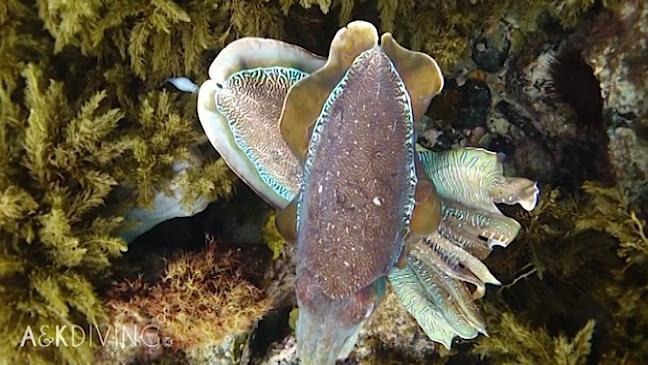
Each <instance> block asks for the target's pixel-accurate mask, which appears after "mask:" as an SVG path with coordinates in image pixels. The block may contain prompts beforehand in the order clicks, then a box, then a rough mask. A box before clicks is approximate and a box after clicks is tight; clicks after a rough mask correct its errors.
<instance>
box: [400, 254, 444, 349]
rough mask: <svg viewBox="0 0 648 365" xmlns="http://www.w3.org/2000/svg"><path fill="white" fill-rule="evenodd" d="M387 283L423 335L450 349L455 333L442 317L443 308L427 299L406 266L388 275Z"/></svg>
mask: <svg viewBox="0 0 648 365" xmlns="http://www.w3.org/2000/svg"><path fill="white" fill-rule="evenodd" d="M389 281H390V283H391V286H392V288H393V289H394V292H395V293H396V295H398V297H399V298H400V301H401V303H402V304H403V305H404V306H405V308H406V309H407V311H408V312H409V313H410V314H412V316H413V317H414V318H415V319H416V321H417V322H418V324H419V325H420V326H421V328H422V329H423V331H424V332H425V334H426V335H427V336H428V337H429V338H430V339H431V340H432V341H435V342H438V343H441V344H443V345H444V346H445V347H446V348H450V345H451V344H452V339H453V338H454V337H455V336H456V332H455V331H454V330H453V329H452V327H451V326H450V325H449V324H448V322H447V321H446V320H445V317H444V316H443V311H444V310H446V309H445V308H439V307H438V306H437V305H436V304H435V302H434V301H431V300H430V299H429V296H428V294H427V291H426V289H425V287H424V286H423V285H422V284H421V281H420V279H419V277H418V276H417V275H416V273H414V270H413V269H412V268H411V267H410V266H409V265H408V266H406V267H405V268H402V269H400V268H395V269H394V270H392V271H391V273H390V274H389Z"/></svg>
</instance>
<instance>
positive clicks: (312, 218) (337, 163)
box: [297, 47, 414, 299]
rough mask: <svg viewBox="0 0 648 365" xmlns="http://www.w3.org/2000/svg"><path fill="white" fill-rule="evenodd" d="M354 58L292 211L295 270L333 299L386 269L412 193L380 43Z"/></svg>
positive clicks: (394, 89) (396, 100)
mask: <svg viewBox="0 0 648 365" xmlns="http://www.w3.org/2000/svg"><path fill="white" fill-rule="evenodd" d="M361 57H362V58H364V59H363V60H362V62H357V61H356V63H354V64H353V65H352V66H351V68H350V69H349V73H348V75H347V80H346V85H345V86H344V89H343V90H344V91H343V92H342V93H340V94H339V95H338V97H337V98H336V99H335V100H334V101H333V103H332V104H331V105H330V110H329V115H328V118H327V120H326V122H325V123H324V124H323V128H322V130H321V131H320V132H319V136H318V137H319V138H318V141H316V142H315V143H314V146H313V147H312V148H311V149H310V151H309V155H308V162H309V163H310V166H309V168H308V171H309V173H308V176H307V178H306V180H305V187H304V190H303V193H302V196H301V203H300V210H299V217H300V225H299V227H298V237H297V245H298V248H297V255H298V258H299V264H298V267H297V274H298V275H300V273H301V272H302V271H303V270H308V271H309V272H311V273H312V275H313V277H314V280H315V281H316V282H318V283H319V285H320V286H321V287H322V289H323V292H324V294H326V295H327V296H329V297H330V298H333V299H339V298H343V297H346V296H349V295H351V294H353V293H355V292H357V291H358V290H360V289H362V288H364V287H366V286H368V285H369V284H371V283H372V282H374V281H375V280H376V278H378V277H380V276H384V275H387V274H388V273H389V271H390V270H391V268H392V266H393V265H394V262H395V260H396V259H397V257H398V255H399V254H400V251H401V249H402V244H403V238H404V234H405V233H406V226H407V219H408V218H409V214H410V213H411V212H408V211H407V210H406V207H407V206H408V205H410V202H411V199H412V196H413V192H414V190H413V189H414V185H413V181H412V177H411V175H412V170H413V166H414V165H413V158H414V151H413V147H412V138H413V137H412V130H411V124H412V122H411V113H410V110H409V103H408V99H407V98H408V97H407V95H406V93H405V91H404V89H403V87H402V82H401V81H400V78H399V76H398V74H397V73H396V72H395V70H394V69H393V67H392V66H391V62H390V60H389V58H388V57H387V56H386V55H385V53H384V52H383V51H382V49H380V48H378V47H376V48H373V49H371V50H370V51H368V53H366V54H364V56H361ZM311 143H313V142H311Z"/></svg>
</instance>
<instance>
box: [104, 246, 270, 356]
mask: <svg viewBox="0 0 648 365" xmlns="http://www.w3.org/2000/svg"><path fill="white" fill-rule="evenodd" d="M241 262H242V260H241V258H240V257H236V254H235V253H233V252H219V248H218V246H217V245H216V244H214V243H212V244H210V245H208V246H207V247H206V248H205V249H204V250H201V251H197V252H192V253H184V254H181V255H179V256H178V257H175V258H173V259H171V260H170V261H169V262H168V264H167V266H166V268H165V269H164V272H163V273H162V274H161V276H160V277H159V278H157V279H156V280H155V281H153V282H150V283H149V282H145V281H144V280H142V278H137V279H135V280H132V281H131V280H128V279H126V280H125V281H122V282H120V283H118V284H116V285H114V286H113V287H112V288H111V289H110V291H109V293H108V294H107V298H108V301H107V303H106V307H107V310H108V315H109V323H110V324H111V326H112V328H114V332H113V336H110V335H108V338H107V340H106V341H107V342H108V343H107V344H106V345H104V346H103V348H102V354H101V356H100V358H101V361H103V363H106V364H110V363H115V362H132V361H134V360H137V359H139V361H152V360H154V359H155V358H156V357H159V356H160V355H161V354H162V351H163V350H171V351H184V352H186V353H191V352H196V353H198V354H196V355H195V356H200V355H199V354H200V352H201V351H205V349H204V348H201V347H207V346H221V345H223V346H230V345H231V343H230V342H231V341H232V339H233V338H236V336H238V335H241V334H245V333H246V332H247V331H249V330H250V328H251V327H252V326H253V325H254V324H255V323H256V321H257V320H258V319H259V318H261V316H263V315H264V314H265V313H266V312H267V311H268V310H269V309H270V308H271V306H270V304H271V302H270V299H269V298H268V297H266V295H265V294H264V293H263V292H262V291H261V290H260V289H259V288H257V287H256V286H255V285H254V284H252V283H251V282H250V281H249V280H248V279H246V278H245V276H244V274H243V273H242V272H241V270H240V269H239V268H238V266H239V265H240V264H241ZM147 327H151V328H155V329H156V330H155V331H151V334H150V335H151V336H157V338H156V339H144V340H142V341H143V342H144V343H138V342H137V341H131V340H130V338H126V340H125V339H124V337H121V335H120V333H121V332H120V331H132V332H134V333H141V332H142V331H146V328H147ZM162 340H164V341H165V342H162ZM120 341H122V342H120ZM145 343H152V344H156V346H146V345H145ZM125 347H127V348H128V349H127V350H125V349H124V348H125Z"/></svg>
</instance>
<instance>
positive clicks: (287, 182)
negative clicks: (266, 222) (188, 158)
mask: <svg viewBox="0 0 648 365" xmlns="http://www.w3.org/2000/svg"><path fill="white" fill-rule="evenodd" d="M323 65H324V59H323V58H321V57H319V56H316V55H314V54H312V53H310V52H308V51H306V50H304V49H302V48H299V47H297V46H294V45H291V44H288V43H284V42H280V41H276V40H272V39H263V38H243V39H240V40H237V41H235V42H232V43H230V44H229V45H228V46H227V47H225V48H224V49H223V50H222V51H221V52H220V53H219V54H218V56H217V57H216V59H215V60H214V61H213V62H212V64H211V66H210V68H209V76H210V79H209V80H207V81H205V82H204V83H203V84H202V85H201V87H200V89H199V91H198V117H199V119H200V122H201V124H202V126H203V129H204V130H205V133H206V134H207V137H208V138H209V141H210V142H211V144H212V145H213V146H214V148H215V149H216V150H217V151H218V152H219V154H220V155H221V157H222V158H223V159H224V160H225V162H227V164H228V165H229V166H230V168H231V169H232V170H233V171H234V172H235V173H236V174H237V175H238V176H239V177H240V178H241V179H242V180H243V181H244V182H245V183H246V184H247V185H248V186H250V187H251V188H252V189H253V190H254V191H256V192H257V193H258V194H259V196H261V197H262V198H263V199H264V200H266V201H267V202H268V203H270V204H271V205H273V206H275V207H285V206H286V205H287V204H288V203H289V202H290V200H291V199H292V197H293V196H294V195H295V194H296V192H297V189H298V184H299V181H300V180H301V166H299V165H298V163H297V160H296V159H294V158H291V159H285V158H284V157H285V155H286V154H285V153H281V151H284V150H287V147H286V145H285V143H284V141H283V139H282V138H281V136H280V134H279V130H278V129H277V127H276V125H277V123H278V121H279V117H280V114H281V109H282V105H283V101H284V98H285V95H286V93H287V92H288V90H289V89H290V87H291V86H292V85H293V84H294V83H296V82H297V81H299V80H300V79H302V78H304V77H305V76H306V75H307V74H310V73H312V72H313V71H315V70H317V69H319V68H320V67H322V66H323ZM176 83H178V82H176ZM181 86H182V85H181Z"/></svg>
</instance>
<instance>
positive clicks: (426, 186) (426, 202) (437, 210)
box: [408, 157, 441, 242]
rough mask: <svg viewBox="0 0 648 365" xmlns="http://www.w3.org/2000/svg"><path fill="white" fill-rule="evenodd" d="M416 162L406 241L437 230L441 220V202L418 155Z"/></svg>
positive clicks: (414, 239)
mask: <svg viewBox="0 0 648 365" xmlns="http://www.w3.org/2000/svg"><path fill="white" fill-rule="evenodd" d="M415 162H416V177H417V183H416V190H415V192H414V202H415V205H414V211H413V212H412V218H411V220H410V235H409V237H408V238H409V239H408V241H414V242H415V241H416V240H418V239H419V238H421V237H425V236H429V235H431V234H433V233H435V232H436V231H437V228H438V227H439V223H440V222H441V203H440V200H439V197H438V195H437V192H436V188H435V187H434V183H433V182H432V181H431V180H430V179H429V178H428V177H427V176H426V175H425V171H424V169H423V165H422V163H421V161H420V160H419V159H418V157H416V158H415Z"/></svg>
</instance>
